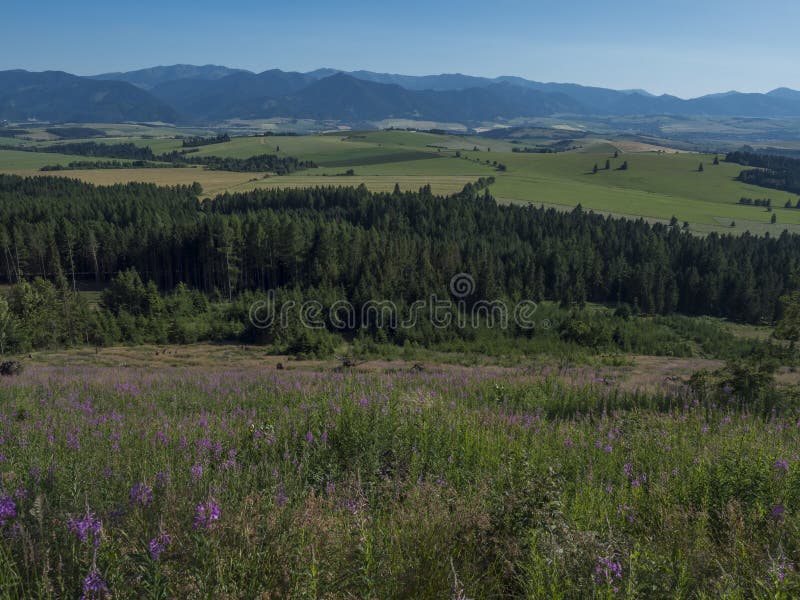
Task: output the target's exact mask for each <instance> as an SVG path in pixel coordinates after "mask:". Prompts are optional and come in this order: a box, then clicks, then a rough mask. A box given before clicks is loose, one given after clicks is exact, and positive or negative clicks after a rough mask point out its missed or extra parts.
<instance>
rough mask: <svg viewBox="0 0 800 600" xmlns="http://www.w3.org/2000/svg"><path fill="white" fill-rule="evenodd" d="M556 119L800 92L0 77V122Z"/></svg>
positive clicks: (385, 77) (181, 75)
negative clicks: (688, 95)
mask: <svg viewBox="0 0 800 600" xmlns="http://www.w3.org/2000/svg"><path fill="white" fill-rule="evenodd" d="M551 115H577V116H580V115H584V116H626V115H631V116H633V115H641V116H651V115H673V116H713V117H760V118H784V117H800V92H798V91H795V90H791V89H788V88H778V89H776V90H773V91H771V92H769V93H767V94H746V93H739V92H727V93H723V94H711V95H707V96H702V97H700V98H693V99H688V100H686V99H682V98H678V97H676V96H670V95H666V94H665V95H661V96H655V95H653V94H650V93H649V92H646V91H644V90H612V89H607V88H600V87H591V86H582V85H578V84H572V83H542V82H537V81H530V80H527V79H523V78H521V77H514V76H503V77H496V78H486V77H475V76H471V75H464V74H461V73H451V74H441V75H423V76H414V75H399V74H389V73H375V72H371V71H353V72H349V73H348V72H342V71H337V70H335V69H327V68H325V69H317V70H315V71H311V72H308V73H298V72H287V71H281V70H279V69H271V70H268V71H264V72H263V73H253V72H251V71H247V70H244V69H231V68H228V67H224V66H218V65H204V66H194V65H171V66H159V67H152V68H149V69H140V70H136V71H130V72H125V73H123V72H120V73H106V74H101V75H94V76H91V77H79V76H75V75H70V74H67V73H61V72H56V71H46V72H42V73H30V72H27V71H20V70H17V71H4V72H0V118H2V119H7V120H26V119H39V120H48V121H104V122H108V121H167V122H173V123H206V124H207V123H217V122H220V121H225V120H227V119H236V118H239V119H258V118H271V117H291V118H307V119H315V120H334V121H342V122H349V123H354V124H355V123H364V122H369V121H378V120H383V119H389V118H398V119H400V118H402V119H418V120H432V121H438V122H459V123H467V124H473V123H486V122H502V121H506V120H512V119H517V118H525V117H528V118H533V117H543V116H551Z"/></svg>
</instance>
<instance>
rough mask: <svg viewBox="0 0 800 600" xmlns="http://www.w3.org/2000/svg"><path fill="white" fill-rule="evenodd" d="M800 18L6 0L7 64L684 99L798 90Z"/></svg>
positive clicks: (502, 6) (733, 6)
mask: <svg viewBox="0 0 800 600" xmlns="http://www.w3.org/2000/svg"><path fill="white" fill-rule="evenodd" d="M653 5H657V6H653ZM799 24H800V3H798V2H796V0H785V1H775V0H762V1H761V2H758V3H753V2H744V1H742V0H728V1H724V2H723V1H719V0H705V1H701V2H697V1H696V0H694V1H688V0H671V1H668V2H667V1H664V0H639V1H636V2H634V1H631V0H611V1H609V2H604V1H602V0H591V1H582V0H580V1H570V0H560V1H557V0H545V1H539V0H491V1H489V0H483V1H481V2H477V1H474V0H461V1H459V2H455V1H451V0H446V1H442V2H436V1H434V0H428V1H419V0H406V1H404V2H396V1H394V0H373V1H371V2H365V1H362V0H347V1H342V2H322V1H318V0H304V1H301V2H297V1H295V2H293V1H292V0H283V1H282V2H270V1H263V0H262V1H260V2H255V1H246V2H235V1H229V2H224V1H220V0H216V1H213V2H211V1H207V0H193V1H189V0H172V1H170V2H169V3H168V4H167V1H166V0H165V1H164V2H163V3H159V2H153V1H151V0H138V1H136V2H128V3H125V4H117V3H113V2H107V1H105V2H98V1H89V0H75V1H72V2H64V1H63V0H62V1H59V2H53V1H45V2H37V1H36V0H31V1H28V2H17V1H16V0H12V2H10V3H7V4H6V5H5V6H4V7H2V8H0V69H12V68H24V69H30V70H37V71H38V70H47V69H58V70H64V71H69V72H72V73H77V74H93V73H100V72H106V71H119V70H132V69H137V68H142V67H147V66H153V65H158V64H174V63H191V64H207V63H213V64H223V65H227V66H232V67H242V68H247V69H251V70H255V71H262V70H265V69H268V68H280V69H285V70H301V71H305V70H312V69H315V68H318V67H334V68H338V69H344V70H355V69H367V70H372V71H381V72H394V73H405V74H413V75H421V74H431V73H443V72H461V73H468V74H473V75H485V76H496V75H519V76H522V77H526V78H529V79H535V80H538V81H566V82H575V83H582V84H586V85H600V86H605V87H613V88H617V89H626V88H634V87H635V88H645V89H648V90H650V91H652V92H655V93H664V92H666V93H673V94H676V95H679V96H683V97H687V96H696V95H700V94H704V93H709V92H722V91H728V90H731V89H737V90H740V91H758V92H763V91H768V90H770V89H772V88H775V87H778V86H788V87H794V88H796V89H800V67H798V60H797V59H798V57H800V36H799V35H798V33H797V26H798V25H799Z"/></svg>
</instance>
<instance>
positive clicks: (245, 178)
mask: <svg viewBox="0 0 800 600" xmlns="http://www.w3.org/2000/svg"><path fill="white" fill-rule="evenodd" d="M12 172H13V173H15V174H17V175H23V176H29V177H35V176H40V175H51V176H54V177H68V178H70V179H80V180H82V181H87V182H89V183H95V184H97V185H113V184H115V183H128V182H132V181H139V182H142V183H155V184H157V185H180V184H182V185H191V184H192V183H194V182H195V181H196V182H197V183H199V184H200V185H202V186H203V196H206V197H207V196H214V195H216V194H220V193H222V192H224V191H226V190H231V189H235V188H238V187H239V186H241V185H243V184H245V183H247V182H249V181H251V180H252V179H257V178H259V177H263V174H259V173H232V172H230V171H206V170H205V169H199V168H185V169H88V170H75V171H58V172H52V173H42V172H40V171H30V170H28V171H12Z"/></svg>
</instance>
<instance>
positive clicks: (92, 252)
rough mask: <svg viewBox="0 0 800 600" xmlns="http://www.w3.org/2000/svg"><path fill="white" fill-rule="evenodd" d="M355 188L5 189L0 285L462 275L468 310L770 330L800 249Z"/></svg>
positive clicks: (428, 287)
mask: <svg viewBox="0 0 800 600" xmlns="http://www.w3.org/2000/svg"><path fill="white" fill-rule="evenodd" d="M479 187H480V186H472V185H470V186H467V187H466V188H465V190H464V191H463V192H462V193H460V194H458V195H455V196H452V197H435V196H433V195H432V194H431V193H430V191H429V190H428V189H426V188H423V189H421V190H420V191H419V192H415V193H408V192H405V193H400V192H399V190H396V191H395V193H393V194H385V193H371V192H369V191H367V190H366V189H365V188H363V187H361V188H345V187H339V188H334V187H329V188H314V189H296V190H291V189H284V190H259V191H253V192H248V193H242V194H224V195H221V196H218V197H217V198H214V199H212V200H207V201H204V202H200V200H199V199H198V195H199V194H200V192H201V189H200V188H199V186H182V187H157V186H154V185H151V184H142V183H130V184H118V185H114V186H108V187H100V186H94V185H91V184H86V183H82V182H79V181H77V180H70V179H66V178H53V177H37V178H21V177H17V176H9V175H3V176H0V223H2V225H0V252H2V260H0V281H2V282H5V283H17V282H20V281H22V280H24V279H28V280H30V279H33V278H36V277H41V278H44V279H50V280H54V279H55V278H58V277H65V278H66V279H68V280H70V281H75V282H78V281H108V280H110V279H112V278H113V277H114V276H115V275H116V274H118V273H119V272H121V271H124V270H127V269H131V268H132V269H135V270H136V271H137V272H138V273H139V274H140V275H141V277H142V279H144V280H145V281H153V282H154V283H155V284H156V286H157V287H158V288H159V290H162V291H169V290H172V289H174V288H175V287H176V286H177V285H179V284H185V285H186V286H189V287H190V288H196V289H198V290H200V291H202V292H204V293H207V294H210V293H215V292H216V293H221V294H223V295H224V296H226V297H233V296H236V295H238V294H240V293H241V292H244V291H248V290H250V291H252V290H267V289H277V288H284V287H290V288H299V289H301V290H302V289H312V288H313V289H316V290H338V291H341V292H342V293H343V294H344V295H345V296H346V298H347V299H349V300H351V301H354V302H356V303H358V302H364V301H366V300H367V299H369V298H380V299H390V300H400V301H404V302H413V301H414V300H415V299H419V298H425V297H427V296H429V295H430V294H433V293H443V292H444V291H446V284H447V282H448V281H449V280H450V278H451V277H452V276H453V275H454V274H456V273H461V272H464V273H469V274H470V275H471V276H472V277H473V278H474V279H475V281H476V282H477V290H476V294H477V297H479V298H483V299H493V298H510V299H520V298H525V299H531V300H534V301H539V300H545V299H546V300H553V301H557V302H560V303H561V304H564V305H574V304H582V303H585V302H587V301H591V302H600V303H619V302H623V303H627V304H630V305H632V306H635V307H637V308H638V309H640V310H641V311H643V312H645V313H650V314H669V313H673V312H679V313H685V314H692V315H711V316H719V317H726V318H729V319H733V320H737V321H744V322H748V323H758V322H771V321H773V320H774V319H775V317H776V316H777V312H776V311H777V307H778V298H779V297H780V296H781V295H782V294H783V293H784V291H785V288H786V287H787V284H788V282H789V278H790V276H791V274H792V272H793V270H794V269H796V268H797V267H798V265H797V262H798V258H797V257H798V256H800V236H797V235H791V234H788V233H784V234H782V235H780V236H778V237H769V236H767V237H754V236H749V235H744V236H739V237H736V236H725V235H722V236H720V235H717V234H711V235H709V236H707V237H697V236H693V235H690V234H688V233H685V232H682V231H681V230H680V229H679V228H677V227H669V226H665V225H659V224H656V225H650V224H647V223H645V222H644V221H643V220H638V221H633V220H625V219H617V218H611V217H605V216H600V215H596V214H592V213H588V212H586V211H584V210H582V209H581V208H580V207H577V208H576V209H574V210H573V211H572V212H558V211H555V210H552V209H543V208H538V207H536V206H534V205H529V206H502V205H498V204H497V203H496V202H495V201H494V199H492V198H491V197H490V196H489V194H488V193H487V192H485V191H480V190H478V189H476V188H479Z"/></svg>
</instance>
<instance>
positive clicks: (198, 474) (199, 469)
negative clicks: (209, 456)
mask: <svg viewBox="0 0 800 600" xmlns="http://www.w3.org/2000/svg"><path fill="white" fill-rule="evenodd" d="M202 477H203V465H201V464H200V463H197V464H196V465H194V466H193V467H192V481H195V482H196V481H199V480H200V479H202Z"/></svg>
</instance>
